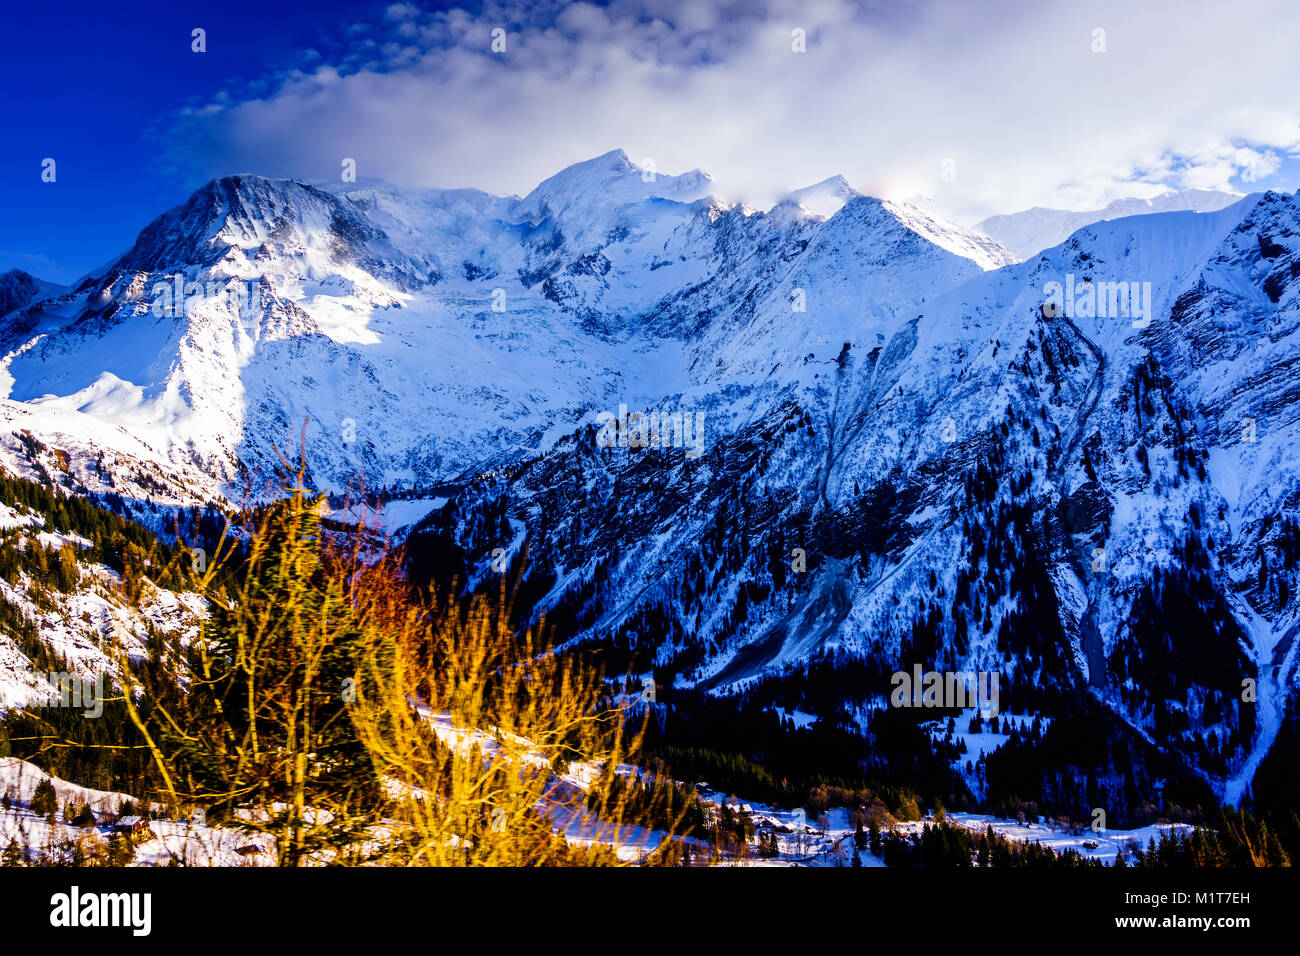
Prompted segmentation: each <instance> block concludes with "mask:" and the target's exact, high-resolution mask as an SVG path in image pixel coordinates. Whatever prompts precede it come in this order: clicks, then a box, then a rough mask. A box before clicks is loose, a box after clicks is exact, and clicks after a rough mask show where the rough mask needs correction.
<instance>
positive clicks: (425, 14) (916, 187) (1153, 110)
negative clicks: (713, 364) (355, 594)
mask: <svg viewBox="0 0 1300 956" xmlns="http://www.w3.org/2000/svg"><path fill="white" fill-rule="evenodd" d="M178 6H180V5H178V4H174V3H133V4H128V5H125V6H123V5H106V4H103V3H94V4H91V3H80V4H59V3H55V4H45V5H39V4H28V5H25V6H22V7H11V8H10V9H8V10H6V20H7V22H6V25H5V29H4V30H3V31H0V64H3V65H2V66H0V69H3V70H4V71H5V75H6V88H7V91H8V92H9V95H8V96H6V97H5V98H4V100H3V105H2V106H0V121H3V123H4V128H5V130H6V149H5V150H4V151H3V153H2V154H0V163H3V168H2V170H0V172H2V173H3V175H0V204H2V208H3V209H4V215H3V217H0V269H6V268H10V267H14V266H17V267H20V268H24V269H26V270H28V271H29V272H32V273H33V274H35V275H37V276H40V277H42V278H47V279H51V280H54V281H65V282H66V281H70V280H72V279H74V278H76V277H77V276H79V275H81V274H82V273H84V272H86V271H88V270H89V269H91V268H94V267H96V266H98V265H100V264H102V263H103V262H105V261H107V260H108V259H110V258H111V257H113V256H114V255H116V254H117V253H119V252H121V251H123V250H124V249H125V248H126V247H127V246H129V245H130V243H131V241H132V240H133V239H134V237H135V235H136V234H137V233H138V231H139V230H140V229H141V228H142V227H143V226H144V225H145V224H147V223H148V222H149V220H151V219H152V218H153V217H155V216H156V215H158V214H159V213H160V212H162V211H164V210H165V209H167V208H169V207H170V206H173V205H175V204H177V203H179V202H182V201H183V200H184V199H185V197H186V196H187V195H188V194H189V193H190V192H191V191H192V190H193V189H194V188H196V187H197V186H199V185H200V184H201V183H203V182H204V181H206V180H207V179H210V178H212V177H213V176H217V175H224V174H231V173H237V172H257V173H262V174H264V175H270V176H283V177H294V178H301V179H307V180H325V179H331V178H334V179H337V177H338V175H339V169H340V163H341V160H342V159H343V158H345V157H350V158H353V159H355V160H356V162H357V170H358V174H359V175H360V176H361V177H362V178H370V177H373V178H379V179H386V180H389V181H392V182H395V183H398V184H406V185H413V186H442V187H460V186H477V187H480V188H483V189H487V190H489V191H491V192H496V193H500V194H509V193H524V192H527V191H528V189H530V188H531V187H532V186H534V185H535V184H536V183H537V182H538V181H539V180H541V179H542V178H544V177H545V176H547V175H550V174H551V173H553V172H555V171H556V170H558V169H560V168H562V167H563V166H566V165H568V164H570V163H573V162H576V161H579V160H581V159H585V158H588V157H591V156H594V155H598V154H600V153H604V152H606V151H608V150H609V149H612V148H614V147H623V148H624V149H626V150H627V152H628V153H629V155H631V157H632V158H633V159H634V160H635V161H637V162H640V163H644V162H645V161H647V160H649V161H653V162H654V163H655V166H656V168H657V169H658V170H659V171H661V172H666V173H675V172H681V171H684V170H687V169H691V168H696V167H701V168H704V169H706V170H708V171H709V172H710V173H711V174H712V175H713V176H714V178H715V180H716V181H717V186H718V190H717V191H718V192H719V193H720V194H721V195H723V196H724V197H726V198H733V199H743V200H746V201H749V202H751V203H752V204H754V205H757V206H760V207H761V206H763V205H765V204H766V203H767V202H770V201H771V200H773V199H774V198H776V197H777V196H778V195H780V194H781V193H782V192H784V191H785V190H788V189H792V188H797V187H800V186H805V185H808V184H810V183H813V182H817V181H819V180H821V179H824V178H826V177H828V176H831V175H833V174H836V173H842V174H844V175H845V176H846V177H847V178H848V180H849V181H850V183H852V184H853V185H854V186H855V187H856V188H858V189H859V190H861V191H863V192H868V193H871V194H874V195H881V196H888V197H891V198H911V197H915V196H924V197H926V198H927V199H928V200H929V201H930V202H931V203H932V208H933V209H934V210H935V211H938V212H940V213H941V214H944V215H948V216H950V217H951V218H953V219H956V220H957V221H959V222H964V223H972V222H974V221H975V220H977V219H978V218H982V217H983V216H985V215H989V214H992V213H997V212H1012V211H1015V210H1017V209H1023V208H1026V207H1028V206H1031V205H1047V206H1058V207H1064V208H1074V209H1087V208H1096V207H1098V206H1100V205H1104V204H1105V203H1106V202H1108V201H1110V200H1112V199H1116V198H1120V197H1123V196H1134V195H1137V196H1148V195H1153V194H1155V193H1157V192H1160V191H1162V190H1164V189H1166V188H1177V187H1186V186H1200V187H1205V188H1221V189H1222V188H1226V189H1234V190H1236V191H1241V192H1246V191H1253V190H1256V189H1264V188H1274V189H1286V190H1289V191H1293V190H1295V189H1296V188H1297V186H1298V185H1300V160H1297V155H1300V70H1298V69H1297V66H1296V62H1297V61H1296V57H1295V50H1296V49H1298V48H1300V16H1298V15H1297V14H1296V13H1295V12H1294V11H1293V9H1292V4H1291V2H1290V0H1248V2H1237V3H1233V4H1230V5H1225V4H1213V3H1208V2H1205V0H1148V2H1146V3H1143V4H1132V3H1129V2H1120V0H1115V2H1097V0H1093V2H1071V3H1060V4H1043V3H1041V2H1037V0H1035V2H1029V0H982V2H979V3H972V2H964V0H907V2H903V0H873V2H871V3H869V4H861V3H854V2H850V0H816V2H813V3H803V2H799V0H744V2H737V3H728V2H726V0H689V2H688V0H609V2H605V3H600V4H594V3H585V2H579V3H567V2H553V0H551V2H547V0H543V2H522V0H521V2H515V0H505V2H501V0H492V2H484V3H478V2H475V3H458V4H454V5H435V4H415V3H409V2H398V3H387V4H385V3H365V2H357V0H351V2H346V3H344V2H334V0H319V2H312V3H310V4H306V3H303V4H283V3H274V2H271V0H267V2H263V3H258V4H248V3H239V2H221V3H188V4H185V5H184V9H183V10H178V9H177V8H178ZM195 27H201V28H203V29H204V30H206V44H207V50H206V52H205V53H201V54H200V53H194V52H192V51H191V30H192V29H194V28H195ZM498 29H499V30H501V31H503V32H504V36H505V38H506V48H505V49H504V50H494V49H493V47H492V38H493V31H494V30H498ZM1098 31H1101V34H1100V40H1099V34H1098ZM799 35H802V40H801V41H797V40H796V39H795V38H797V37H798V36H799ZM796 47H802V49H796ZM46 157H50V158H53V159H55V161H56V162H57V180H56V182H54V183H43V182H42V181H41V163H42V160H43V159H44V158H46ZM1251 176H1253V177H1254V178H1253V181H1247V180H1246V177H1251Z"/></svg>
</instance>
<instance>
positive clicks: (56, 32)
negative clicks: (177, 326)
mask: <svg viewBox="0 0 1300 956" xmlns="http://www.w3.org/2000/svg"><path fill="white" fill-rule="evenodd" d="M301 6H302V9H301V10H295V9H294V5H276V4H273V3H246V2H228V0H227V2H215V3H207V2H205V3H188V2H187V3H185V4H177V3H174V2H173V3H166V2H148V3H139V2H134V3H128V4H105V3H58V2H55V3H23V4H13V5H7V6H6V10H5V24H4V27H3V28H2V29H0V64H3V65H2V66H0V70H3V71H4V75H5V89H6V92H7V94H8V95H6V96H5V97H4V101H3V106H0V117H2V118H3V123H4V128H5V130H6V131H7V133H6V147H5V149H4V150H3V151H2V152H0V208H3V210H4V214H3V216H0V270H3V269H8V268H13V267H15V266H16V267H19V268H22V269H26V270H27V271H29V272H31V273H32V274H34V275H37V276H39V277H41V278H46V279H49V280H51V281H56V282H66V281H70V280H72V279H74V278H76V277H77V276H78V275H80V274H82V273H84V272H87V271H89V270H90V269H92V268H94V267H96V266H98V265H100V264H102V263H103V262H106V261H108V260H109V259H111V258H112V257H113V256H114V255H116V254H118V253H120V252H122V251H124V250H125V249H126V248H127V247H128V246H129V245H130V244H131V242H132V240H133V239H134V238H135V236H136V234H137V233H138V232H139V231H140V229H141V228H143V227H144V226H145V225H146V224H147V223H148V222H149V220H151V219H152V218H154V217H155V216H156V215H157V214H158V213H160V212H162V211H163V210H165V209H167V208H169V207H171V206H174V205H176V204H177V203H179V202H182V201H183V200H184V199H185V198H186V196H188V195H189V193H190V192H192V191H193V190H194V189H195V188H196V187H197V186H199V185H201V184H202V183H203V182H204V181H205V180H206V179H207V178H208V175H207V172H208V169H207V168H206V166H207V164H206V163H199V162H186V161H185V159H184V157H179V156H175V155H171V154H169V153H168V151H167V150H166V149H165V145H164V143H163V142H161V141H160V140H161V138H162V137H163V136H164V135H165V131H166V130H167V129H168V128H169V124H170V118H171V117H172V116H173V115H174V114H175V112H176V111H177V110H180V109H182V108H184V107H185V106H187V105H189V104H193V103H203V102H207V101H209V100H210V99H211V98H212V97H213V96H215V95H217V94H219V93H220V92H221V91H222V90H223V89H229V88H231V87H232V86H234V85H239V86H240V87H242V86H243V85H244V84H246V83H248V82H250V81H255V80H257V79H258V78H260V77H262V76H264V75H266V74H268V73H270V72H273V71H276V70H281V69H286V68H289V67H291V66H293V65H296V64H297V63H298V62H299V61H300V60H301V56H302V51H303V50H305V49H310V48H312V47H314V46H315V47H324V46H325V44H326V42H327V41H328V40H329V39H330V38H337V37H338V36H339V35H340V34H341V32H342V31H343V30H344V29H346V27H347V25H348V24H349V23H350V22H352V21H353V20H354V19H355V18H356V17H357V16H358V14H363V13H364V11H366V10H367V9H369V10H370V11H371V12H372V13H375V15H378V12H381V11H382V10H383V5H382V4H375V5H372V6H369V7H367V5H366V4H364V3H358V2H356V0H350V2H346V3H345V2H336V0H313V2H312V3H311V4H302V5H301ZM195 27H202V28H204V29H206V31H207V52H206V53H203V54H198V53H194V52H192V51H191V48H190V47H191V31H192V30H193V29H194V28H195ZM46 157H51V158H53V159H54V160H55V161H56V163H57V166H56V177H57V178H56V181H55V182H54V183H44V182H42V181H41V163H42V161H43V160H44V159H45V158H46ZM213 160H214V161H215V162H216V163H217V164H220V162H221V159H220V158H217V157H213ZM232 171H233V170H232Z"/></svg>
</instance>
